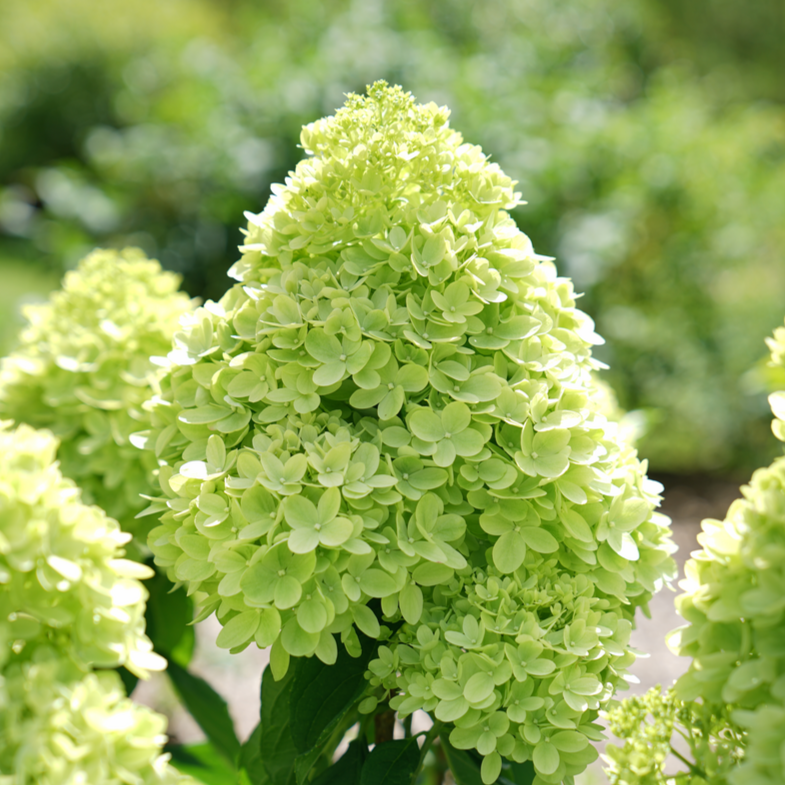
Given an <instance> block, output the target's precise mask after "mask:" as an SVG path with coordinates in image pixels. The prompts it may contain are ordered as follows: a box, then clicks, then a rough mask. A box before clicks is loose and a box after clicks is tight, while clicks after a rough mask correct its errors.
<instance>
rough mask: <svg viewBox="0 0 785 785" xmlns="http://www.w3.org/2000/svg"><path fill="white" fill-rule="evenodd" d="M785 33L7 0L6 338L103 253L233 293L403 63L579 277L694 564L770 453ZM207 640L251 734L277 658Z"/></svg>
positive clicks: (735, 18) (648, 645) (701, 25)
mask: <svg viewBox="0 0 785 785" xmlns="http://www.w3.org/2000/svg"><path fill="white" fill-rule="evenodd" d="M783 38H785V5H784V4H783V3H782V2H781V0H746V2H741V0H691V2H689V3H684V2H680V0H560V2H558V3H554V2H552V0H493V2H489V3H476V2H472V1H471V0H386V1H385V0H320V1H319V2H316V0H167V1H166V2H164V3H162V2H159V0H135V2H133V3H120V2H117V1H116V0H104V2H101V3H96V2H94V0H29V2H25V3H21V2H18V0H0V354H3V353H4V352H5V351H7V350H8V349H10V348H11V347H12V345H13V341H14V335H15V332H16V330H17V329H18V326H19V324H20V316H19V314H20V310H19V309H20V307H21V305H22V304H24V303H25V302H31V301H34V300H35V299H37V298H38V299H40V298H42V297H44V296H45V295H46V294H47V293H48V292H49V291H50V290H51V289H52V288H55V287H56V286H57V285H58V282H59V280H60V277H61V275H62V273H63V272H64V271H65V270H67V269H68V268H69V267H72V266H74V265H75V264H76V262H77V261H78V260H79V259H80V258H81V257H82V256H84V255H85V254H86V253H87V252H88V251H89V250H91V249H92V248H93V247H95V246H103V247H109V246H116V247H121V246H125V245H135V246H139V247H141V248H143V249H144V250H145V251H146V252H147V253H148V254H149V255H151V256H153V257H156V258H158V259H159V260H160V261H161V262H162V263H163V265H164V266H165V267H167V268H169V269H172V270H175V271H177V272H179V273H181V274H182V275H183V278H184V287H185V289H186V290H187V291H188V292H189V293H190V294H192V295H195V296H200V297H203V298H217V297H219V296H220V295H221V294H222V293H223V291H224V290H225V289H226V288H227V284H228V283H229V282H228V279H226V277H225V272H226V270H227V268H228V267H229V266H230V265H231V264H232V263H233V262H234V261H235V260H236V258H237V256H238V254H237V245H238V244H239V243H240V242H241V240H242V236H241V233H240V227H241V226H242V225H244V219H243V211H244V210H250V211H253V212H258V211H260V210H261V209H262V208H263V206H264V204H265V202H266V201H267V198H268V195H269V190H270V184H271V183H274V182H280V181H282V180H283V178H284V177H285V176H286V174H287V172H288V171H289V170H290V169H292V168H293V167H294V165H295V164H296V162H297V161H298V160H299V158H300V157H301V151H300V149H299V148H298V138H299V131H300V127H301V126H302V124H304V123H307V122H310V121H312V120H315V119H316V118H318V117H321V116H323V115H325V114H330V113H332V112H333V111H334V110H335V109H336V108H337V107H339V106H340V105H341V104H342V103H343V100H344V94H345V93H347V92H350V91H355V92H361V91H363V90H364V87H365V85H366V84H368V83H370V82H373V81H375V80H377V79H381V78H383V79H386V80H388V81H389V82H391V83H398V84H401V85H403V86H404V88H405V89H407V90H410V91H412V92H413V93H414V95H415V96H416V97H417V99H418V100H419V101H421V102H427V101H435V102H437V103H439V104H447V105H448V106H449V107H450V108H451V109H452V125H453V127H455V128H457V129H458V130H460V131H461V132H462V133H463V134H464V136H465V138H466V139H467V141H470V142H473V143H478V144H480V145H482V147H483V148H484V150H485V151H486V152H487V153H489V154H491V156H492V158H493V159H494V160H495V161H497V162H498V163H499V164H500V165H501V166H502V168H503V169H504V170H505V171H506V172H507V173H508V174H509V175H510V176H512V177H513V178H515V179H517V180H518V181H519V183H520V185H519V190H521V191H522V194H523V198H524V199H525V200H527V202H528V204H527V205H525V206H522V207H520V208H519V209H518V210H516V212H515V215H514V217H515V219H516V220H517V222H518V224H519V226H520V227H521V228H522V229H523V231H525V232H526V233H527V234H528V235H529V236H530V237H531V238H532V240H533V242H534V245H535V248H536V249H537V251H538V252H539V253H543V254H549V255H553V256H555V257H556V258H557V264H558V266H559V269H560V271H561V272H562V273H563V274H565V275H569V276H571V277H572V278H573V279H574V281H575V285H576V288H577V289H578V290H579V291H583V292H585V296H584V297H583V299H582V300H581V301H580V305H581V307H582V308H583V309H584V310H586V311H587V312H588V313H589V314H590V315H591V316H592V317H593V318H594V319H595V321H596V322H597V326H598V330H599V332H600V333H601V334H602V335H603V336H604V337H605V338H606V340H607V343H606V345H605V346H603V347H599V349H598V350H597V354H598V355H599V357H600V358H601V359H602V360H604V361H605V362H607V363H608V364H609V365H610V370H609V371H608V372H607V374H606V379H607V380H608V381H609V382H610V383H611V384H612V386H613V387H614V389H615V390H616V393H617V395H618V397H619V400H620V403H621V405H622V406H623V407H624V408H625V409H627V410H631V411H635V412H636V416H637V417H638V419H639V420H640V422H641V424H642V426H643V427H644V433H643V436H642V438H641V441H640V443H639V449H640V452H641V454H642V456H643V457H645V458H647V459H648V460H649V462H650V467H651V469H652V471H653V472H654V473H655V476H658V477H659V478H661V479H662V480H663V481H664V482H665V485H666V512H668V513H669V514H671V515H672V516H673V517H674V521H675V523H676V526H675V532H674V534H675V537H676V539H677V540H678V541H679V543H680V545H681V546H682V552H681V560H682V561H683V560H684V558H686V557H687V555H688V554H689V551H690V550H691V549H692V548H693V547H694V542H695V534H696V532H697V531H698V522H699V520H700V518H702V517H706V516H716V517H722V516H723V515H724V511H725V509H726V507H727V504H728V502H729V501H730V499H731V498H733V496H734V495H735V494H736V493H737V487H738V483H739V482H740V481H743V480H744V479H746V478H747V477H748V476H749V472H750V470H751V469H753V468H755V467H758V466H761V465H764V464H767V463H769V462H770V460H771V458H772V457H773V454H774V452H775V450H776V447H775V440H774V439H773V437H772V436H771V433H770V430H769V419H770V416H769V408H768V405H767V402H766V392H767V391H768V389H769V388H770V387H771V386H772V385H775V384H780V385H783V386H785V380H776V379H772V378H770V372H769V371H767V370H766V367H765V358H766V356H767V351H766V347H765V345H764V338H765V337H766V336H768V335H769V334H771V332H772V331H773V329H774V328H775V327H777V326H778V325H780V324H782V321H783V316H785V79H784V78H783V76H785V46H783V45H782V41H783ZM666 595H667V596H664V597H658V598H657V599H656V600H655V603H654V607H653V612H654V617H655V621H654V622H649V623H647V622H644V623H643V625H642V627H641V629H640V630H639V631H638V633H636V635H637V636H638V638H637V641H638V645H639V646H640V647H641V648H642V649H646V650H649V651H653V652H654V653H655V657H654V659H653V660H650V661H648V664H647V662H646V661H641V662H640V663H639V664H638V665H636V672H637V673H638V675H639V676H640V678H641V680H642V682H643V683H642V684H641V685H640V686H639V687H638V688H636V691H640V690H642V689H643V688H645V687H647V686H650V685H651V684H654V683H656V682H657V681H662V682H664V683H667V682H668V681H669V680H670V678H671V677H672V676H674V675H676V674H677V673H678V671H679V669H680V668H679V665H678V664H674V663H675V658H671V659H670V660H669V659H668V656H669V655H668V654H667V651H666V650H665V648H664V644H663V642H662V635H663V633H664V632H665V631H667V630H669V629H672V628H673V627H674V626H676V624H677V623H678V620H677V619H676V618H675V615H674V614H673V610H672V606H673V602H672V599H673V595H672V594H667V593H666ZM214 637H215V631H214V630H212V631H210V630H209V629H207V628H204V629H203V634H202V635H201V637H200V641H201V647H200V651H201V652H202V653H201V655H200V656H201V658H202V660H197V661H196V664H197V666H198V664H199V662H202V661H203V663H204V668H203V670H204V675H207V676H208V677H209V678H210V680H211V681H213V683H215V684H216V686H217V688H218V689H219V690H220V691H221V692H223V693H224V694H225V695H226V697H227V698H229V701H230V706H231V707H232V711H233V712H234V716H235V719H236V720H237V722H238V727H239V728H240V729H241V735H242V734H244V733H245V732H246V731H247V730H249V729H250V727H252V724H253V722H255V716H258V715H256V714H255V712H256V711H257V708H258V704H256V705H254V706H251V705H249V697H248V696H249V688H248V682H249V680H250V681H254V683H255V684H256V685H258V678H259V671H260V663H261V660H259V658H258V654H259V653H256V654H253V653H250V652H249V657H250V659H248V660H247V661H244V660H241V659H239V658H238V659H234V660H233V661H232V663H231V664H230V663H229V662H228V661H226V658H225V656H224V655H223V654H221V653H220V652H218V651H217V650H215V649H214V647H213V648H210V647H211V642H212V640H214ZM222 657H223V659H222ZM241 662H246V664H245V665H242V666H241V665H240V663H241ZM198 670H199V668H198V667H197V672H198ZM152 689H153V691H155V689H157V688H156V687H155V686H154V687H153V688H152ZM255 690H256V686H254V691H255ZM158 700H159V703H160V695H159V696H158ZM184 722H185V723H186V724H185V725H181V726H178V725H177V723H176V722H175V723H174V725H173V731H174V735H175V737H177V736H178V734H179V736H180V738H188V737H192V736H191V734H192V732H193V729H191V730H189V729H188V726H187V718H186V720H184ZM246 726H247V727H246ZM178 727H179V730H178Z"/></svg>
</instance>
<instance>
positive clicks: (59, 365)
mask: <svg viewBox="0 0 785 785" xmlns="http://www.w3.org/2000/svg"><path fill="white" fill-rule="evenodd" d="M178 285H179V278H178V276H176V275H174V274H173V273H168V272H162V271H161V268H160V265H159V264H158V262H156V261H153V260H150V259H147V258H146V257H145V256H144V254H143V253H142V252H141V251H139V250H135V249H128V250H125V251H120V252H118V251H110V250H98V251H94V252H93V253H91V254H90V255H89V256H87V257H86V258H85V259H84V260H83V261H82V262H81V263H80V264H79V267H78V269H77V270H75V271H73V272H70V273H67V274H66V276H65V280H64V282H63V288H62V290H60V291H57V292H55V293H54V294H52V296H51V297H50V299H49V302H48V303H46V304H44V305H35V306H28V308H27V309H26V310H25V316H26V318H27V320H28V325H27V327H26V328H25V329H24V330H23V331H22V333H21V336H20V346H19V348H18V349H17V350H16V351H15V352H14V353H13V354H12V355H11V356H10V357H7V358H5V359H4V360H3V361H2V365H0V417H3V418H9V419H13V420H16V421H17V422H24V423H27V424H28V425H32V426H33V427H35V428H48V429H50V430H51V431H53V432H54V434H55V435H56V436H57V437H58V438H59V439H60V440H61V446H60V451H59V453H58V459H59V461H60V466H61V469H62V472H63V474H65V475H66V476H67V477H70V478H71V479H73V480H74V481H75V482H76V483H78V484H79V486H80V487H81V488H82V492H83V494H84V498H85V501H86V502H88V503H91V504H97V505H99V506H100V507H101V508H102V509H104V510H105V511H106V512H107V514H109V515H111V516H112V517H113V518H115V519H117V520H119V521H120V523H121V525H122V526H123V528H124V529H125V530H127V531H132V532H135V531H136V528H138V524H135V523H134V516H135V515H136V514H137V513H138V512H139V511H140V510H141V509H142V507H143V506H144V502H143V500H141V499H140V498H139V494H140V493H145V494H148V493H150V491H151V489H152V483H153V480H152V471H153V470H154V469H155V468H156V466H155V461H154V460H151V456H149V455H145V454H144V453H142V452H140V451H139V450H137V449H136V448H135V447H133V446H132V445H131V444H130V441H129V437H130V435H131V434H132V433H133V432H134V431H138V430H139V429H140V428H143V427H144V423H145V416H146V415H145V412H144V411H143V409H142V406H141V404H142V403H143V401H145V400H146V399H147V398H149V397H150V395H151V394H152V389H151V387H152V385H153V384H154V379H155V375H156V370H157V368H156V366H155V365H154V364H153V363H152V362H151V360H150V357H151V356H152V355H165V354H166V353H167V352H168V351H169V349H170V348H171V338H172V335H173V333H174V332H175V330H176V329H177V327H178V319H179V317H180V314H181V313H182V312H183V311H185V310H187V309H189V307H190V303H189V300H188V298H187V297H186V296H185V295H184V294H181V293H178V291H177V288H178ZM145 539H146V532H141V533H140V543H142V544H143V543H144V541H145Z"/></svg>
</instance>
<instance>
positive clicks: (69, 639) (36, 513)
mask: <svg viewBox="0 0 785 785" xmlns="http://www.w3.org/2000/svg"><path fill="white" fill-rule="evenodd" d="M8 426H9V424H8V423H5V424H4V425H2V427H0V638H1V639H2V641H3V643H4V645H3V646H2V647H0V669H1V668H3V667H4V665H5V664H7V663H9V662H12V661H15V660H18V659H20V658H21V659H29V658H30V657H32V656H33V654H34V651H35V649H36V648H37V647H39V646H46V647H48V648H54V649H55V650H57V651H58V652H59V653H60V655H61V656H62V657H63V658H65V659H67V660H69V661H71V662H73V663H75V665H76V666H77V667H79V668H82V669H83V670H86V669H89V668H91V667H100V668H114V667H117V666H119V665H125V667H126V668H128V669H129V670H130V671H132V672H133V673H135V674H136V675H137V676H140V677H145V676H146V675H147V672H148V670H160V669H161V668H162V667H164V665H165V662H164V661H163V659H162V658H161V657H159V656H158V655H157V654H155V653H154V652H153V651H152V644H151V642H150V640H149V639H148V638H147V636H146V635H145V633H144V629H145V620H144V610H145V600H146V598H147V590H146V589H145V588H144V586H143V585H142V584H141V583H140V582H139V580H138V579H139V578H146V577H150V576H151V575H152V574H153V573H152V570H151V569H150V568H149V567H145V566H144V565H141V564H138V563H136V562H133V561H129V560H127V559H123V558H122V556H123V550H122V546H123V545H124V544H125V543H127V542H128V540H130V535H129V534H126V533H125V532H122V531H121V530H120V527H119V526H118V524H117V521H114V520H112V519H111V518H108V517H107V516H106V514H105V513H104V512H103V511H102V510H101V509H100V508H98V507H95V506H90V507H88V506H86V505H84V504H83V503H82V502H81V499H80V494H79V489H78V488H77V487H76V486H75V485H74V483H73V482H72V481H71V480H68V479H65V478H63V477H62V475H61V474H60V471H59V470H58V468H57V465H56V464H55V463H54V460H55V454H56V451H57V448H58V444H57V440H56V439H55V438H54V437H53V436H52V435H51V434H50V433H48V432H47V431H35V430H33V429H32V428H29V427H28V426H26V425H20V426H19V427H18V428H17V429H16V430H10V428H9V427H8Z"/></svg>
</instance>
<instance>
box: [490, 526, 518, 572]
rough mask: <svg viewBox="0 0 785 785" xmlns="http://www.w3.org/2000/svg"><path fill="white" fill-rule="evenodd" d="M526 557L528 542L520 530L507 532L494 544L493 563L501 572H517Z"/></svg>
mask: <svg viewBox="0 0 785 785" xmlns="http://www.w3.org/2000/svg"><path fill="white" fill-rule="evenodd" d="M525 557H526V542H525V541H524V538H523V537H522V536H521V534H520V533H519V532H516V531H509V532H505V533H504V534H502V536H501V537H499V539H498V540H496V543H495V544H494V546H493V563H494V564H495V565H496V567H497V568H498V569H499V571H500V572H503V573H506V574H509V573H511V572H515V570H517V569H518V567H520V566H521V565H522V564H523V560H524V558H525Z"/></svg>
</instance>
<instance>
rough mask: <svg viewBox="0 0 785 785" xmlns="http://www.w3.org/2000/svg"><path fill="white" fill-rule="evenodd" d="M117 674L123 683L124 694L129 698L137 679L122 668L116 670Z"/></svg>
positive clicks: (137, 681)
mask: <svg viewBox="0 0 785 785" xmlns="http://www.w3.org/2000/svg"><path fill="white" fill-rule="evenodd" d="M117 673H118V674H119V676H120V678H121V679H122V681H123V686H124V687H125V694H126V695H128V696H130V695H131V693H132V692H133V691H134V688H135V687H136V685H137V684H138V683H139V677H138V676H134V674H133V673H131V671H129V670H126V669H125V668H123V667H120V668H118V669H117Z"/></svg>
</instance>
